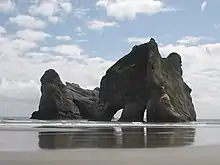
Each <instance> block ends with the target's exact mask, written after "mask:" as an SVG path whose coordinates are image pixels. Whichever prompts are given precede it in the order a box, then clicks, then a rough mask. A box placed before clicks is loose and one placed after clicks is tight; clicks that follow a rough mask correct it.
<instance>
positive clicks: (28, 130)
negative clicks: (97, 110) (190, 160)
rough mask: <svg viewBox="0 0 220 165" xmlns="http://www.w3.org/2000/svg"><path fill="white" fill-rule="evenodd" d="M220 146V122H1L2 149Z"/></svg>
mask: <svg viewBox="0 0 220 165" xmlns="http://www.w3.org/2000/svg"><path fill="white" fill-rule="evenodd" d="M217 144H220V120H198V121H197V122H191V123H178V124H176V123H163V124H156V123H140V122H130V123H129V122H128V123H120V122H116V121H113V122H94V121H86V120H77V121H68V120H65V121H62V120H60V121H43V120H30V119H26V118H2V119H0V150H1V151H15V150H16V151H23V150H26V151H27V150H44V149H80V148H105V149H111V148H118V149H120V148H126V149H130V148H156V147H189V146H198V145H217Z"/></svg>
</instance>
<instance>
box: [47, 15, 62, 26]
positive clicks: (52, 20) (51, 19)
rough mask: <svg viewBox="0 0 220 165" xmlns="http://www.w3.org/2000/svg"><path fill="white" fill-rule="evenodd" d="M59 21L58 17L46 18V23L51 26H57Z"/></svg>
mask: <svg viewBox="0 0 220 165" xmlns="http://www.w3.org/2000/svg"><path fill="white" fill-rule="evenodd" d="M59 20H60V17H57V16H49V17H48V21H49V22H51V23H53V24H57V23H58V22H59Z"/></svg>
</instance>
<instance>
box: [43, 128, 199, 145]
mask: <svg viewBox="0 0 220 165" xmlns="http://www.w3.org/2000/svg"><path fill="white" fill-rule="evenodd" d="M194 138H195V129H194V128H180V127H179V128H84V129H81V130H73V131H71V132H39V147H40V148H42V149H73V148H153V147H175V146H186V145H191V144H193V143H194Z"/></svg>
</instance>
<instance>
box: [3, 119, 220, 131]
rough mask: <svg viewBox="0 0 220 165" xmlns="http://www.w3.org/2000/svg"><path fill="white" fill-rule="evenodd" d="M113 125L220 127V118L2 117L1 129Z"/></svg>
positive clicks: (136, 126)
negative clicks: (160, 120)
mask: <svg viewBox="0 0 220 165" xmlns="http://www.w3.org/2000/svg"><path fill="white" fill-rule="evenodd" d="M111 127H135V128H141V127H148V128H150V127H153V128H157V127H158V128H176V127H181V128H189V127H190V128H192V127H194V128H197V127H220V120H199V121H197V122H189V123H142V122H123V123H122V122H117V121H112V122H97V121H87V120H74V121H73V120H56V121H45V120H30V119H1V120H0V129H41V128H65V129H70V128H111Z"/></svg>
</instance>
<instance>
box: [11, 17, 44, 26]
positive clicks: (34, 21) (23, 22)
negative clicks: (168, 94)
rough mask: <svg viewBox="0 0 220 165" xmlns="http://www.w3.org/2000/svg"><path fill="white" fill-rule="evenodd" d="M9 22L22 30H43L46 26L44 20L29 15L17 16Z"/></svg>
mask: <svg viewBox="0 0 220 165" xmlns="http://www.w3.org/2000/svg"><path fill="white" fill-rule="evenodd" d="M9 21H10V22H11V23H14V24H17V25H18V26H19V27H22V28H31V29H43V28H44V27H45V26H46V24H45V22H43V21H42V20H40V19H38V18H35V17H32V16H29V15H17V16H16V17H10V18H9Z"/></svg>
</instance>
